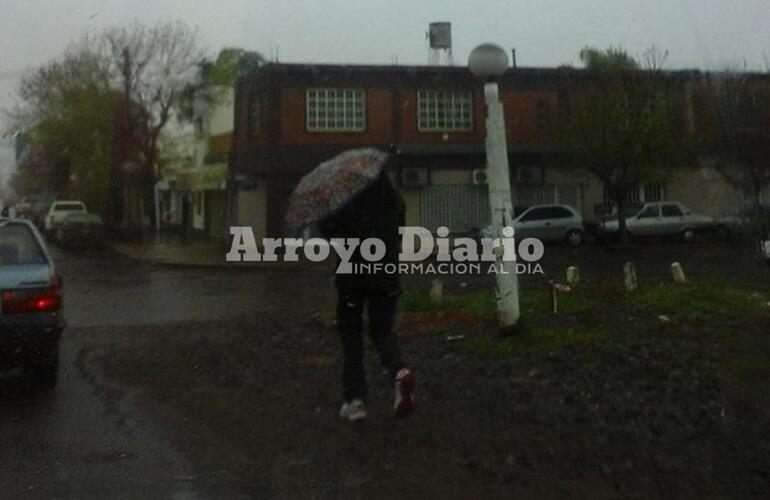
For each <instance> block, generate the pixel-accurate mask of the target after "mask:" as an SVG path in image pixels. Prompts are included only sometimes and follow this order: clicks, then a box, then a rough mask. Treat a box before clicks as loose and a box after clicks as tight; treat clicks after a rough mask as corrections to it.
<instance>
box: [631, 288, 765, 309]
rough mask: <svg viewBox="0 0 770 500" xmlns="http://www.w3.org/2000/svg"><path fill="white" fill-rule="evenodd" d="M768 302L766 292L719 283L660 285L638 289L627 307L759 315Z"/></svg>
mask: <svg viewBox="0 0 770 500" xmlns="http://www.w3.org/2000/svg"><path fill="white" fill-rule="evenodd" d="M768 300H770V298H769V297H768V295H767V294H766V293H761V292H751V291H747V290H741V289H738V288H735V287H731V286H730V285H727V284H725V283H719V282H700V283H694V284H688V285H678V286H677V285H672V284H661V285H659V286H656V287H649V288H640V289H639V290H638V291H636V292H635V293H634V294H633V295H631V296H630V297H629V302H630V304H631V305H634V306H637V307H640V308H646V309H659V310H665V311H674V312H689V313H693V312H694V313H718V314H735V313H751V312H760V311H761V310H762V309H763V308H767V306H766V303H767V301H768Z"/></svg>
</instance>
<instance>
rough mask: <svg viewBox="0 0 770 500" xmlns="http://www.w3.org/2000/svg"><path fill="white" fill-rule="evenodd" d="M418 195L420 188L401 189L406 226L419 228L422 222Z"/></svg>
mask: <svg viewBox="0 0 770 500" xmlns="http://www.w3.org/2000/svg"><path fill="white" fill-rule="evenodd" d="M420 193H421V188H411V187H402V188H401V196H402V197H403V198H404V205H406V225H407V226H419V225H420V222H421V220H422V219H421V213H420Z"/></svg>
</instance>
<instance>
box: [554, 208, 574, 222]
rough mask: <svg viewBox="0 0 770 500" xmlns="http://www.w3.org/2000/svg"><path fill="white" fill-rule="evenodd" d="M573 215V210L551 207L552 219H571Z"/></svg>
mask: <svg viewBox="0 0 770 500" xmlns="http://www.w3.org/2000/svg"><path fill="white" fill-rule="evenodd" d="M572 216H573V215H572V212H570V211H569V210H567V209H566V208H564V207H553V208H551V217H550V218H551V219H569V218H570V217H572Z"/></svg>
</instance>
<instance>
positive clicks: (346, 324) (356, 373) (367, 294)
mask: <svg viewBox="0 0 770 500" xmlns="http://www.w3.org/2000/svg"><path fill="white" fill-rule="evenodd" d="M337 292H338V296H337V327H338V329H339V334H340V339H341V340H342V350H343V355H344V358H345V359H344V364H343V369H342V387H343V396H344V397H345V401H352V400H354V399H360V400H362V401H364V400H366V375H365V373H364V360H363V357H364V344H363V329H364V322H363V312H364V304H365V303H368V306H369V308H368V313H369V336H370V338H371V339H372V344H374V347H375V349H376V350H377V354H378V355H379V357H380V361H381V362H382V364H383V365H384V366H385V367H386V368H387V370H388V373H389V375H390V377H391V381H394V380H395V378H396V374H397V373H398V371H399V370H400V369H401V368H403V367H404V363H403V362H402V360H401V351H400V349H399V347H398V338H397V337H396V334H395V333H394V332H393V321H394V318H395V313H396V304H397V302H398V296H399V294H400V292H399V291H398V290H396V291H391V292H388V291H380V290H376V289H371V288H368V287H339V286H338V290H337Z"/></svg>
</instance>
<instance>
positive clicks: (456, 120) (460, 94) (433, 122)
mask: <svg viewBox="0 0 770 500" xmlns="http://www.w3.org/2000/svg"><path fill="white" fill-rule="evenodd" d="M442 111H443V116H441V112H442ZM466 113H467V119H465V118H466V117H465V116H464V115H465V114H466ZM417 130H419V131H420V132H473V92H471V91H469V90H447V89H425V90H418V91H417Z"/></svg>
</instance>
